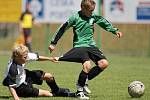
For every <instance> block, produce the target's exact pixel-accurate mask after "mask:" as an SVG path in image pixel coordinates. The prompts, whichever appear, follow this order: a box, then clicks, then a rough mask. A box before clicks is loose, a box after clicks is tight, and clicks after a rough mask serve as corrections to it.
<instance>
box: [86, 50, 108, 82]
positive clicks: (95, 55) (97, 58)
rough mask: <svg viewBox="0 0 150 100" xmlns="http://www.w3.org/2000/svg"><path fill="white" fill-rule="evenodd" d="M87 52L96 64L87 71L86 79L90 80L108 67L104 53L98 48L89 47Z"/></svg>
mask: <svg viewBox="0 0 150 100" xmlns="http://www.w3.org/2000/svg"><path fill="white" fill-rule="evenodd" d="M89 52H90V59H91V60H92V61H94V62H95V64H96V66H95V67H93V68H92V69H91V70H90V71H89V73H88V79H89V80H92V79H93V78H95V77H96V76H97V75H99V74H100V73H101V72H102V71H103V70H104V69H106V68H107V67H108V61H107V60H106V57H105V56H104V54H103V53H102V52H101V51H100V50H99V49H98V48H91V49H90V50H89Z"/></svg>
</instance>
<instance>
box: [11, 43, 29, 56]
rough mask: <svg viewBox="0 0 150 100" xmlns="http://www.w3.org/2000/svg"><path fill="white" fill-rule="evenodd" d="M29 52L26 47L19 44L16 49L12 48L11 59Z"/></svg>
mask: <svg viewBox="0 0 150 100" xmlns="http://www.w3.org/2000/svg"><path fill="white" fill-rule="evenodd" d="M28 52H29V50H28V48H27V47H26V46H24V45H22V44H20V45H17V46H16V47H14V49H13V52H12V59H15V58H17V57H19V56H22V55H24V54H26V53H28Z"/></svg>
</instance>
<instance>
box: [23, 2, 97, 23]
mask: <svg viewBox="0 0 150 100" xmlns="http://www.w3.org/2000/svg"><path fill="white" fill-rule="evenodd" d="M95 1H96V3H97V6H96V9H95V12H96V13H98V0H95ZM26 2H29V3H30V4H31V11H32V13H33V14H34V16H35V18H36V20H37V21H38V22H45V23H63V22H65V21H66V19H67V18H68V17H69V16H70V15H71V14H72V13H73V12H75V11H78V10H80V3H81V0H26Z"/></svg>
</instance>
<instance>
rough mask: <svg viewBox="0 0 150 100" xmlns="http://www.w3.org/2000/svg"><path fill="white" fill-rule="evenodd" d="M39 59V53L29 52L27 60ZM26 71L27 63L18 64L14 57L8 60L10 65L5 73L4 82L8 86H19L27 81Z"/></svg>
mask: <svg viewBox="0 0 150 100" xmlns="http://www.w3.org/2000/svg"><path fill="white" fill-rule="evenodd" d="M38 59H39V56H38V54H36V53H28V57H27V61H36V60H38ZM25 80H26V72H25V64H21V65H19V64H16V63H15V62H14V61H13V59H11V60H10V61H9V62H8V66H7V69H6V72H5V75H4V81H3V84H4V85H6V86H11V87H12V86H15V87H19V86H20V85H21V84H22V83H25Z"/></svg>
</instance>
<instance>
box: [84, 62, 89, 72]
mask: <svg viewBox="0 0 150 100" xmlns="http://www.w3.org/2000/svg"><path fill="white" fill-rule="evenodd" d="M90 69H91V62H90V61H85V62H84V63H83V70H84V72H86V73H88V72H89V71H90Z"/></svg>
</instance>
